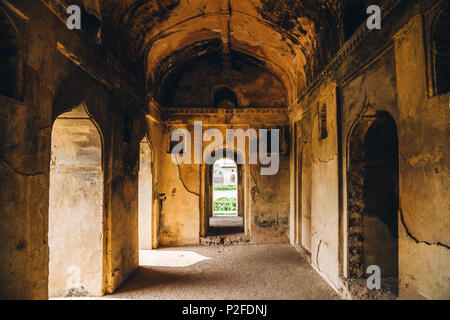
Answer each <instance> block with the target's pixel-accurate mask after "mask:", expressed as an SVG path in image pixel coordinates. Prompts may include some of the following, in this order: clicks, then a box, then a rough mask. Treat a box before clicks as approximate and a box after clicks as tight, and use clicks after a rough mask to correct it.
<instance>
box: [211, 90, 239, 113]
mask: <svg viewBox="0 0 450 320" xmlns="http://www.w3.org/2000/svg"><path fill="white" fill-rule="evenodd" d="M237 106H238V99H237V96H236V94H235V93H234V91H233V90H231V89H230V88H228V87H220V88H217V89H216V90H215V91H214V107H216V108H234V107H237Z"/></svg>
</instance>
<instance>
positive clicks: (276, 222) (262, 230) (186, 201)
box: [159, 119, 290, 246]
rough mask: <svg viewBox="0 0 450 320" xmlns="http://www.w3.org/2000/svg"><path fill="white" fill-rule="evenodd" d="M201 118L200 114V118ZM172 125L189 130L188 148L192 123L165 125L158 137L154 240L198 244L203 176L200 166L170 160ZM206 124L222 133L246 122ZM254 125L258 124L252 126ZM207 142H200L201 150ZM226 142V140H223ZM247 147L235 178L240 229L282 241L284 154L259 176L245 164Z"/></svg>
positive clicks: (285, 227)
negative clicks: (272, 170) (158, 205)
mask: <svg viewBox="0 0 450 320" xmlns="http://www.w3.org/2000/svg"><path fill="white" fill-rule="evenodd" d="M204 120H206V119H204ZM176 128H185V129H187V130H189V132H190V134H191V137H192V147H191V150H194V147H193V141H194V130H193V126H192V125H171V126H169V127H168V128H167V129H166V131H165V134H164V135H163V137H162V139H161V145H162V146H161V147H160V150H161V151H162V155H161V157H162V163H161V166H162V168H161V176H160V188H159V192H161V193H164V194H165V196H166V200H165V201H163V203H162V206H163V207H162V210H161V214H160V224H159V226H160V231H159V232H160V242H159V243H160V244H161V245H163V246H164V245H165V246H175V245H177V246H179V245H189V244H198V243H199V237H200V229H199V227H200V220H201V218H202V206H203V205H204V196H205V195H204V192H203V189H204V187H205V184H206V183H207V182H206V181H204V179H205V175H204V174H203V175H202V171H203V170H205V169H206V166H205V165H199V164H194V163H193V157H192V158H191V161H192V164H182V163H180V164H179V165H177V164H175V163H174V162H173V161H172V159H171V155H170V154H169V153H168V151H169V145H168V144H169V141H170V135H171V133H172V131H173V130H175V129H176ZM208 128H218V129H219V130H220V131H221V132H222V133H223V136H224V138H225V137H226V129H238V128H241V129H243V130H244V131H245V130H247V129H248V128H249V126H248V125H236V126H233V125H230V126H223V125H221V126H214V125H207V124H204V128H203V131H206V130H207V129H208ZM255 129H258V127H256V128H255ZM208 145H209V142H204V143H203V149H202V150H203V151H205V149H206V147H207V146H208ZM223 146H224V148H225V147H226V143H225V144H224V145H223ZM248 152H249V150H248V147H247V148H246V150H243V152H242V154H243V155H244V156H245V158H246V159H247V160H246V165H244V168H245V169H244V170H243V177H242V180H243V181H240V183H242V184H243V187H244V189H245V190H244V199H240V201H243V202H244V204H243V206H242V207H243V208H244V211H245V212H244V213H242V212H241V213H240V215H243V216H244V221H245V230H246V233H248V234H249V235H251V242H253V243H275V242H287V241H288V237H287V231H288V226H289V225H288V222H289V218H288V217H289V200H288V199H289V190H288V189H289V184H288V183H287V181H289V172H290V171H289V165H288V164H289V156H288V153H287V154H283V155H281V156H280V170H279V172H278V174H276V175H274V176H262V175H261V174H260V171H259V168H260V165H250V166H249V165H248Z"/></svg>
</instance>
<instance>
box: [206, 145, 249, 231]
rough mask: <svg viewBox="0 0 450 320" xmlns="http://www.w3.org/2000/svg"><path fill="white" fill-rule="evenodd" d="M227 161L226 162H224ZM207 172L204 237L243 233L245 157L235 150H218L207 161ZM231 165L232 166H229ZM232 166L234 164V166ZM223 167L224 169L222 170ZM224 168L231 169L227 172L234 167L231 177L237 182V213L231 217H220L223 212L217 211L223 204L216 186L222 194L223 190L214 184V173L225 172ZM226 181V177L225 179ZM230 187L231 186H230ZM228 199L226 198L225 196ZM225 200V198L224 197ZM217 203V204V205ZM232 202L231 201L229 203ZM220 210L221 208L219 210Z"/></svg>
mask: <svg viewBox="0 0 450 320" xmlns="http://www.w3.org/2000/svg"><path fill="white" fill-rule="evenodd" d="M224 160H225V161H224ZM206 163H207V165H206V168H205V169H206V170H205V183H204V186H205V190H204V197H203V205H204V212H205V214H204V216H202V221H201V224H202V225H203V227H202V228H201V230H204V234H201V235H202V236H205V235H208V234H211V235H220V234H227V233H243V232H244V225H245V203H244V202H245V196H244V180H245V178H244V174H243V165H244V158H243V156H242V155H241V154H240V153H239V152H237V151H234V150H216V151H214V152H212V153H211V154H210V155H209V157H208V158H207V160H206ZM227 164H230V165H227ZM231 164H234V166H232V165H231ZM221 167H222V168H221ZM224 167H229V168H227V169H226V170H228V169H230V170H233V169H232V167H234V168H235V169H234V170H235V172H234V173H232V172H230V177H231V175H232V174H234V175H235V179H234V180H235V181H236V191H234V190H233V191H231V192H235V194H236V206H235V208H236V211H235V213H234V214H233V215H232V216H231V215H228V216H223V215H220V212H222V211H223V210H215V207H216V208H217V205H218V204H219V202H221V201H220V200H221V199H219V198H221V196H220V194H218V198H217V197H215V193H214V189H215V185H217V186H216V191H218V192H219V193H220V190H217V189H223V188H217V187H218V184H215V183H214V178H215V176H216V178H217V175H215V174H214V171H219V170H221V171H224V170H225V168H224ZM224 179H225V177H224ZM223 185H224V186H226V185H225V184H223ZM228 185H229V184H228ZM224 197H226V196H224ZM222 198H223V197H222ZM215 202H216V203H215ZM229 202H231V201H229ZM217 209H220V208H217Z"/></svg>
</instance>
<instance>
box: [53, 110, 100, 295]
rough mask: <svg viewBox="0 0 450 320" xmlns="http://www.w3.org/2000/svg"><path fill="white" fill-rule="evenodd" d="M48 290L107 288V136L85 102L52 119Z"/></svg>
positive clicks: (97, 290)
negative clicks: (104, 144) (104, 141)
mask: <svg viewBox="0 0 450 320" xmlns="http://www.w3.org/2000/svg"><path fill="white" fill-rule="evenodd" d="M48 243H49V249H50V262H49V296H51V297H55V296H67V295H69V296H84V295H88V296H99V295H102V294H103V243H104V236H103V170H102V139H101V135H100V133H99V130H98V128H97V126H96V125H95V123H94V122H93V120H92V119H91V117H90V116H89V115H88V113H87V110H86V107H85V105H84V103H82V104H81V105H80V106H78V107H76V108H75V109H73V110H72V111H71V112H67V113H64V114H62V115H61V116H59V117H58V118H57V119H56V120H55V123H54V125H53V130H52V140H51V163H50V203H49V234H48Z"/></svg>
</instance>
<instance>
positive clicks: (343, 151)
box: [291, 1, 450, 299]
mask: <svg viewBox="0 0 450 320" xmlns="http://www.w3.org/2000/svg"><path fill="white" fill-rule="evenodd" d="M435 3H437V1H426V2H421V3H416V4H415V5H413V6H406V5H400V6H398V7H397V8H396V9H395V10H394V11H393V12H392V13H391V15H390V16H388V17H387V18H385V19H384V20H383V27H382V29H381V30H380V31H379V32H376V33H370V34H368V35H366V38H365V39H363V40H362V41H359V40H358V41H357V43H358V47H355V46H353V48H352V50H350V51H349V53H348V54H347V53H344V54H342V53H338V58H337V59H338V60H339V59H340V60H341V62H340V63H339V64H337V65H336V66H335V69H334V71H333V72H332V73H331V74H329V75H327V76H326V77H325V78H324V79H325V80H324V81H323V82H319V86H314V87H313V88H312V89H310V90H309V91H308V92H307V93H306V94H305V96H304V97H303V99H301V101H300V107H299V109H298V110H294V113H293V115H292V121H293V122H292V123H296V122H297V121H299V120H301V119H303V118H304V117H305V114H307V113H308V112H309V110H311V114H312V115H313V120H312V139H313V142H312V159H313V165H312V168H311V174H312V203H311V206H312V210H311V211H312V230H311V236H312V249H311V262H312V264H313V266H315V267H316V268H317V269H318V271H319V272H321V274H322V275H323V276H324V278H325V279H326V280H327V281H329V283H330V284H331V285H333V286H334V287H335V288H336V289H337V290H340V291H342V292H343V293H344V294H348V296H353V297H355V296H359V294H360V293H358V292H355V291H352V288H351V287H350V288H348V287H347V286H348V284H346V280H345V279H346V278H352V277H360V276H365V271H366V270H365V269H364V267H362V264H363V260H360V259H362V258H363V255H362V251H363V250H364V236H366V237H370V238H373V237H374V236H375V237H376V236H379V237H381V238H383V237H385V235H383V234H377V235H374V234H373V232H374V230H364V228H368V227H369V226H370V225H369V224H367V223H366V224H364V223H363V220H362V215H363V212H364V210H365V209H364V208H365V204H364V203H363V202H362V201H363V198H362V197H360V196H361V192H362V191H363V189H362V188H363V183H364V180H363V179H364V174H365V173H364V172H365V167H364V164H361V165H363V167H361V168H359V169H358V168H357V167H355V166H357V165H358V162H357V161H356V162H354V163H351V161H350V160H351V159H350V155H351V154H354V155H355V158H354V159H359V158H358V157H360V155H358V154H359V153H361V152H363V150H358V149H357V148H361V146H362V144H361V143H359V144H358V143H356V144H352V143H351V139H352V136H351V135H352V133H354V132H355V131H356V130H361V132H360V133H359V135H360V138H359V139H365V134H366V132H367V129H368V128H369V126H370V123H369V122H368V123H367V125H362V126H359V127H358V126H357V124H360V123H361V121H366V120H364V119H370V117H372V118H373V117H374V116H375V115H376V114H377V113H380V112H386V113H387V114H389V115H390V116H392V118H393V119H394V120H395V123H396V126H397V128H398V140H399V155H398V156H399V190H398V192H399V193H398V197H399V210H398V217H397V218H398V234H399V239H398V262H399V297H400V298H428V299H448V297H449V292H450V289H449V286H448V283H449V282H448V279H449V278H448V277H449V276H448V270H449V269H448V265H449V251H448V243H449V241H448V232H445V231H444V230H448V225H449V223H448V217H449V216H448V213H447V212H448V208H447V207H448V204H447V202H446V201H445V200H444V199H447V198H448V191H447V190H448V187H447V184H448V183H447V181H446V180H445V179H444V178H443V177H444V176H446V175H448V163H447V162H448V161H444V158H445V157H444V154H446V151H445V150H447V149H448V143H447V140H448V139H447V138H446V136H448V130H447V129H446V127H447V121H446V120H443V119H448V99H449V94H448V93H446V94H441V95H430V94H429V90H428V85H429V83H428V80H427V73H428V72H429V71H428V70H427V68H429V67H430V66H427V64H426V61H427V57H426V52H427V51H426V50H425V49H426V44H425V42H424V39H429V32H431V31H430V28H429V27H427V26H425V27H424V25H423V20H422V15H423V14H425V13H426V12H428V10H429V8H431V7H432V6H433V4H435ZM424 31H425V32H427V34H425V35H424V34H423V32H424ZM360 37H361V36H360ZM354 40H355V39H350V42H353V41H354ZM332 82H335V83H336V86H337V91H336V93H337V99H336V102H337V113H336V111H331V113H328V116H329V117H331V121H333V122H334V121H335V119H336V118H337V119H339V121H340V122H337V123H338V124H339V123H340V125H339V126H337V127H336V126H335V127H334V128H333V130H329V131H328V138H327V139H325V141H326V140H328V141H333V142H329V144H328V147H325V145H327V144H323V143H321V142H318V143H317V136H315V132H318V129H317V120H316V119H317V117H316V118H315V117H314V114H315V113H317V111H314V110H315V108H317V102H318V101H320V96H321V95H322V93H323V92H324V88H325V87H327V86H329V85H328V84H329V83H332ZM320 83H322V84H321V85H320ZM331 91H332V90H331ZM331 91H330V92H331ZM330 105H331V106H332V108H333V104H330ZM334 106H336V104H334ZM335 110H336V109H335ZM361 119H362V120H361ZM370 121H373V120H370ZM335 123H336V122H335ZM300 125H301V126H303V123H302V121H301V122H300ZM332 126H333V125H332ZM330 135H331V136H330ZM330 138H331V139H330ZM315 141H316V142H315ZM352 146H353V147H354V148H356V149H353V148H352ZM297 148H299V146H297ZM297 152H299V149H297ZM339 155H341V156H339ZM338 156H339V158H338ZM292 161H294V159H293V160H292ZM339 162H341V163H339ZM291 167H292V165H291ZM302 172H303V173H302V174H303V175H304V174H305V168H303V169H302ZM358 172H359V174H358ZM296 174H298V172H297V173H296ZM291 183H295V181H294V179H291ZM291 190H293V187H291ZM358 197H359V198H358ZM324 198H326V199H327V201H323V199H324ZM358 199H359V200H358ZM330 200H332V201H330ZM291 201H293V197H291ZM305 201H307V200H306V199H304V198H302V202H305ZM292 208H294V207H292ZM291 210H293V209H291ZM295 214H297V212H292V211H291V223H292V222H293V221H294V217H295ZM297 221H301V220H300V219H297ZM377 223H378V222H377ZM387 228H388V227H387ZM297 229H298V227H297V228H296V227H295V226H294V227H293V228H291V243H293V244H294V242H295V241H294V239H295V230H297ZM371 232H372V233H371ZM319 248H320V250H319ZM383 263H384V262H383V261H380V265H382V264H383ZM322 266H324V267H322ZM382 272H383V270H382ZM382 276H383V275H382ZM346 292H347V293H346Z"/></svg>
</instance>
